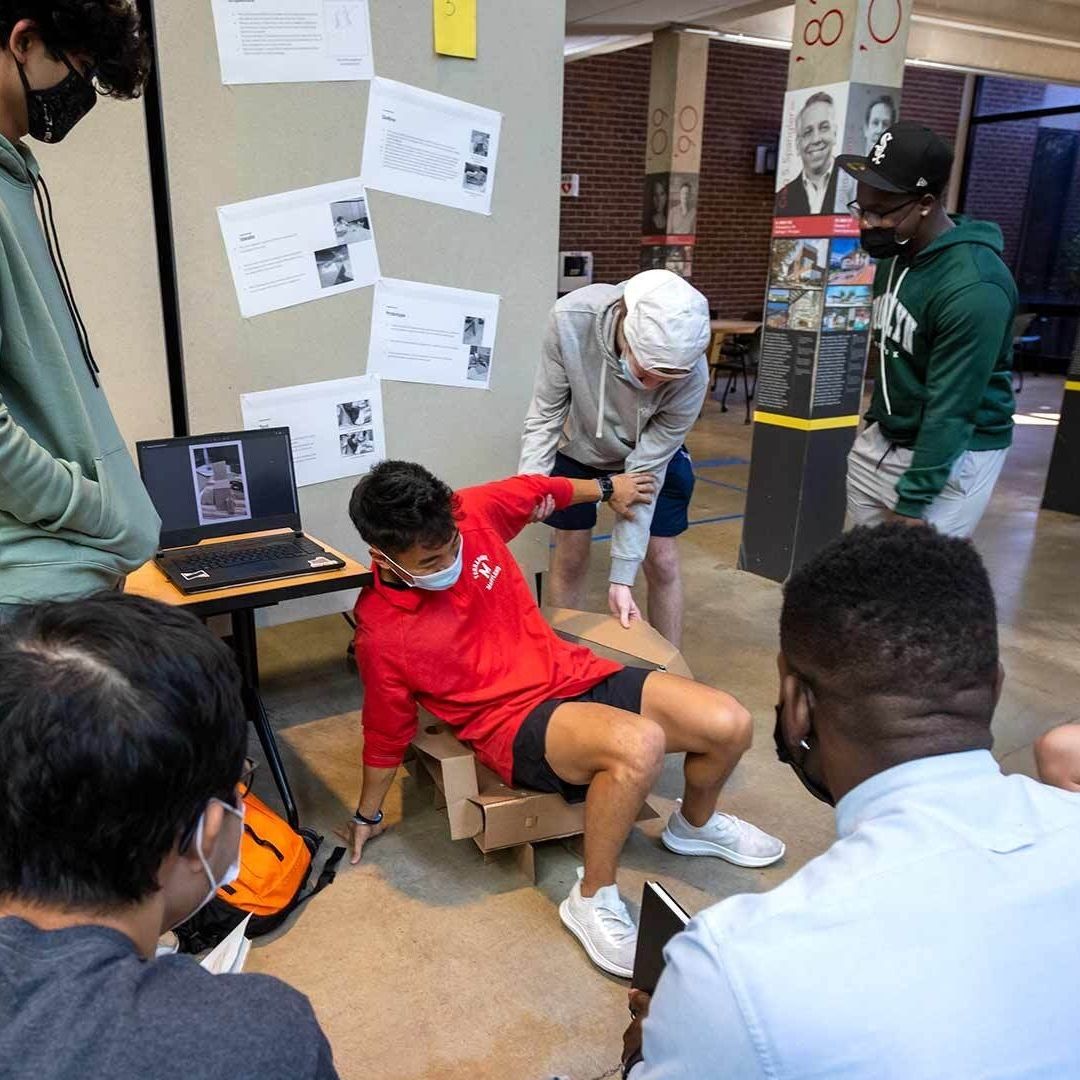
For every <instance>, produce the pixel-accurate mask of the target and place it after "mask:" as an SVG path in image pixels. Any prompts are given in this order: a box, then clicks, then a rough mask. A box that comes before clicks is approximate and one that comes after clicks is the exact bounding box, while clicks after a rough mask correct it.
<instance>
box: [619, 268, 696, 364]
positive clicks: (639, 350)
mask: <svg viewBox="0 0 1080 1080" xmlns="http://www.w3.org/2000/svg"><path fill="white" fill-rule="evenodd" d="M623 300H624V301H625V303H626V318H625V319H623V333H624V334H625V335H626V341H627V344H628V345H629V346H630V348H631V349H632V350H633V352H634V358H635V359H636V360H637V362H638V363H639V364H640V365H641V366H642V367H643V368H644V369H645V370H646V371H650V372H654V373H655V374H658V375H665V374H666V375H669V376H672V377H675V378H685V377H686V376H687V375H689V374H690V372H691V371H693V369H694V365H695V364H697V362H698V360H699V359H700V357H701V354H702V353H703V352H705V349H706V348H707V347H708V344H709V336H710V334H711V333H712V330H711V327H710V326H709V302H708V301H707V300H706V299H705V297H704V296H702V295H701V293H699V292H698V291H697V289H695V288H694V286H693V285H691V284H690V282H688V281H686V280H685V279H683V278H681V277H679V275H678V274H676V273H673V272H672V271H671V270H643V271H642V272H641V273H640V274H635V275H634V276H633V277H632V278H631V279H630V280H629V281H628V282H627V283H626V289H625V290H624V292H623Z"/></svg>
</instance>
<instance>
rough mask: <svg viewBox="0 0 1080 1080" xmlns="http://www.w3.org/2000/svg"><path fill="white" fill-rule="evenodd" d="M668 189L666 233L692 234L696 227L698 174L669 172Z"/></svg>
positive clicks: (675, 234) (674, 234)
mask: <svg viewBox="0 0 1080 1080" xmlns="http://www.w3.org/2000/svg"><path fill="white" fill-rule="evenodd" d="M668 191H669V193H670V197H669V200H668V207H669V209H668V222H667V231H668V235H669V236H692V235H693V234H694V231H695V229H696V228H697V200H698V174H697V173H677V172H673V173H671V180H670V183H669V185H668Z"/></svg>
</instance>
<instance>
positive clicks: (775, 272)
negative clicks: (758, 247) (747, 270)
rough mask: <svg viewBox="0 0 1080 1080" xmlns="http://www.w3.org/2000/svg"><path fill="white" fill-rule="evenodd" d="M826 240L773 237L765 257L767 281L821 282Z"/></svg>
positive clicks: (825, 257) (827, 247)
mask: <svg viewBox="0 0 1080 1080" xmlns="http://www.w3.org/2000/svg"><path fill="white" fill-rule="evenodd" d="M828 250H829V241H828V240H824V239H820V240H819V239H806V238H804V237H777V238H775V239H774V240H773V242H772V248H771V252H770V257H769V283H770V285H824V284H825V277H826V273H827V269H828V258H829V256H828Z"/></svg>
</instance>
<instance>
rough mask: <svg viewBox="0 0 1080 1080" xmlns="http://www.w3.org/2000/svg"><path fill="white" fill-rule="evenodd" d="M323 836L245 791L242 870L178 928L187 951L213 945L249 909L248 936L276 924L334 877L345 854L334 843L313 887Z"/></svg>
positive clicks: (182, 947)
mask: <svg viewBox="0 0 1080 1080" xmlns="http://www.w3.org/2000/svg"><path fill="white" fill-rule="evenodd" d="M322 841H323V838H322V837H321V836H319V835H318V834H317V833H314V832H312V831H311V830H310V829H300V830H299V832H296V831H294V830H293V828H292V827H291V826H290V825H289V823H288V822H287V821H285V820H284V819H283V818H281V817H279V816H278V815H277V814H275V813H274V811H273V810H271V809H270V807H268V806H267V805H266V803H264V802H263V801H262V800H261V799H260V798H258V796H256V795H254V794H252V793H251V792H250V791H249V792H248V793H247V795H245V796H244V833H243V836H241V838H240V876H239V877H238V878H237V879H236V880H235V881H234V882H232V883H231V884H229V885H223V886H222V887H221V888H220V889H218V891H217V894H216V895H215V897H214V899H213V900H211V901H210V903H209V904H207V905H206V907H204V908H203V909H202V910H201V911H197V912H196V913H195V914H194V915H193V916H192V917H191V918H190V919H188V921H187V922H185V923H183V924H182V925H181V926H178V927H177V928H176V934H177V936H178V937H179V938H180V948H181V950H182V951H183V952H202V951H203V950H204V949H209V948H212V947H213V946H214V945H216V944H217V943H218V942H219V941H220V940H221V939H222V938H224V937H225V936H226V935H227V934H228V933H229V932H230V931H231V930H232V929H233V928H234V927H235V926H237V925H238V924H239V923H240V922H242V921H243V920H244V919H245V918H247V916H248V915H251V921H250V922H249V923H248V928H247V930H246V931H245V934H244V936H245V937H249V938H255V937H261V936H262V935H263V934H269V933H270V932H271V931H272V930H276V929H277V928H278V927H279V926H280V925H281V924H282V923H283V922H284V921H285V920H286V919H287V918H288V917H289V916H290V915H291V914H292V913H293V912H294V911H296V909H297V908H298V907H300V905H301V904H304V903H306V902H307V901H308V900H310V899H311V898H312V897H313V896H315V895H316V894H317V893H320V892H322V890H323V889H325V888H326V886H327V885H329V884H330V883H331V882H332V881H333V880H334V876H335V874H336V872H337V866H338V863H339V862H341V859H342V857H343V856H344V854H345V849H344V848H343V847H338V848H334V850H333V851H332V852H331V854H330V855H329V857H328V858H327V860H326V862H325V863H323V868H322V871H321V872H320V874H319V877H318V880H317V881H316V882H315V885H314V886H313V887H312V888H310V889H308V887H307V885H308V880H309V879H310V877H311V861H312V859H313V858H314V857H315V855H316V853H317V852H318V850H319V848H320V847H321V846H322Z"/></svg>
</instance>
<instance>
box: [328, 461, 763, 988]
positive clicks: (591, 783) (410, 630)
mask: <svg viewBox="0 0 1080 1080" xmlns="http://www.w3.org/2000/svg"><path fill="white" fill-rule="evenodd" d="M625 479H626V480H627V481H628V482H629V494H626V493H624V497H625V498H626V500H627V503H628V504H629V505H633V504H634V503H635V502H636V501H637V500H639V499H643V498H647V497H648V493H649V492H650V490H651V486H652V478H651V477H647V476H645V477H642V476H628V477H625ZM598 493H599V482H598V481H597V480H589V479H571V478H569V477H564V476H558V477H556V476H550V477H549V476H513V477H510V478H509V479H507V480H500V481H496V482H494V483H490V484H480V485H478V486H477V487H470V488H464V489H462V490H460V491H454V490H452V489H451V488H450V487H449V486H448V485H447V484H445V483H443V482H442V481H441V480H439V479H438V478H437V477H436V476H433V475H432V474H431V473H430V472H429V471H428V470H427V469H425V468H424V467H423V466H422V465H419V464H417V463H415V462H411V461H384V462H382V463H380V464H379V465H376V466H375V468H374V469H372V470H371V472H370V473H369V474H368V475H367V476H365V477H363V478H362V479H361V480H360V481H359V483H358V484H357V485H356V487H355V489H354V490H353V494H352V498H351V499H350V502H349V517H350V518H351V519H352V521H353V524H354V525H355V526H356V530H357V532H358V533H359V534H360V537H361V539H362V540H363V541H364V543H366V544H367V545H368V547H369V548H370V550H371V562H372V567H373V569H374V571H375V573H374V580H373V582H372V584H371V585H370V586H365V588H363V589H362V590H361V591H360V597H359V599H358V600H357V602H356V609H355V616H356V641H355V654H356V660H357V665H358V667H359V670H360V676H361V681H362V682H363V687H364V707H363V720H362V723H363V730H364V750H363V777H362V780H361V786H360V797H359V802H358V804H357V807H356V813H355V815H354V816H353V817H352V819H351V820H350V822H349V840H350V846H351V848H352V853H351V858H352V861H353V863H357V862H359V861H360V859H361V858H362V857H363V853H364V851H365V850H366V846H367V844H368V842H369V841H371V840H373V839H375V837H377V836H379V835H380V834H381V833H382V832H383V831H384V829H385V828H386V822H385V821H384V819H383V809H382V807H383V801H384V799H385V798H386V795H387V792H388V791H389V790H390V786H391V784H392V783H393V781H394V776H395V774H396V773H397V770H398V768H399V766H400V765H401V763H402V762H403V760H404V758H405V752H406V751H407V750H408V748H409V744H410V742H411V741H412V740H413V738H414V737H415V735H416V732H417V725H418V723H419V721H418V714H419V709H421V708H423V709H426V710H427V711H428V712H430V713H431V714H432V715H433V716H436V717H438V718H439V719H440V720H441V721H443V722H444V723H445V724H447V725H448V726H449V727H451V728H452V729H453V731H454V734H455V735H456V736H457V737H458V738H459V739H460V740H461V741H462V742H463V743H464V744H465V745H467V746H468V747H470V748H471V749H472V751H473V752H474V754H475V755H476V759H477V761H479V762H480V763H481V764H482V765H486V766H487V767H488V768H489V769H491V770H492V771H493V772H495V773H496V774H497V775H498V777H499V779H500V780H501V781H502V782H503V783H504V784H506V785H507V786H509V787H515V788H528V789H530V790H532V791H543V792H551V793H554V794H558V795H561V796H562V797H563V798H564V799H566V800H567V801H568V802H572V803H582V802H583V803H584V804H585V858H584V866H583V867H581V868H580V870H579V880H578V881H576V882H575V883H574V884H573V886H572V887H571V889H570V895H569V896H567V898H566V899H565V900H564V901H563V902H562V904H560V905H559V917H560V918H561V920H562V922H563V924H564V925H565V926H566V928H567V929H568V930H569V931H570V932H571V933H572V934H573V935H574V937H576V938H577V940H578V941H579V942H580V943H581V945H582V947H583V948H584V949H585V952H586V953H587V955H588V957H589V959H590V960H591V961H592V962H593V963H594V964H595V965H596V966H597V967H599V968H601V969H602V970H603V971H606V972H608V973H609V974H611V975H616V976H618V977H620V978H629V977H630V973H631V970H632V967H633V963H634V950H635V947H636V944H637V927H636V925H635V924H634V921H633V919H632V918H631V917H630V913H629V912H628V911H627V908H626V906H625V904H624V903H623V901H622V898H621V896H620V895H619V888H618V884H617V883H616V872H617V870H618V864H619V856H620V853H621V852H622V848H623V844H624V843H625V842H626V838H627V836H628V835H629V834H630V830H631V829H632V828H633V826H634V822H635V820H636V819H637V815H638V811H639V810H640V809H641V806H642V803H643V802H644V801H645V798H646V796H647V795H648V794H649V791H650V789H651V787H652V785H653V784H654V782H655V781H656V778H657V776H658V775H659V772H660V768H661V766H662V764H663V760H664V755H665V754H668V753H671V754H674V753H681V754H685V759H684V764H683V771H684V775H685V787H684V791H683V800H682V804H681V806H679V807H678V808H676V809H675V810H674V812H673V813H672V814H671V816H670V818H669V819H668V822H667V826H666V827H665V829H664V831H663V834H662V836H661V842H662V843H663V844H664V846H665V847H666V848H668V849H669V850H670V851H674V852H676V853H677V854H680V855H687V856H703V857H715V858H721V859H724V860H726V861H728V862H730V863H734V864H735V865H736V866H743V867H762V866H769V865H771V864H772V863H774V862H777V861H778V860H779V859H780V858H782V857H783V854H784V845H783V844H782V843H781V842H780V841H779V840H777V839H776V838H775V837H773V836H770V835H768V834H767V833H765V832H763V831H762V830H761V829H758V828H756V827H755V826H754V825H751V824H749V823H748V822H745V821H741V820H740V819H739V818H737V817H734V816H733V815H731V814H727V813H722V812H720V811H718V810H717V806H716V804H717V800H718V799H719V797H720V793H721V790H722V788H723V786H724V784H725V782H726V781H727V779H728V777H729V776H730V775H731V773H732V771H733V770H734V768H735V766H736V765H737V764H738V762H739V760H740V758H741V757H742V755H743V754H744V753H745V751H746V750H747V749H748V748H749V746H750V740H751V736H752V724H751V719H750V714H749V713H748V712H747V711H746V710H745V709H744V708H743V707H742V706H741V705H740V704H739V703H738V702H737V701H736V700H735V699H734V698H733V697H732V696H731V695H730V694H725V693H724V692H723V691H720V690H716V689H713V688H712V687H710V686H704V685H703V684H701V683H697V682H694V681H693V680H691V679H684V678H681V677H680V676H678V675H672V674H671V673H669V672H666V671H648V670H646V669H644V668H637V667H624V666H623V665H622V664H619V663H616V662H614V661H612V660H607V659H603V658H602V657H600V656H597V655H596V654H595V653H594V652H592V651H591V650H590V649H587V648H585V647H584V646H582V645H576V644H572V643H570V642H568V641H564V640H563V639H562V638H561V637H559V636H558V635H557V634H556V633H555V631H554V630H553V629H552V628H551V626H550V625H549V624H548V622H547V621H546V620H545V619H544V617H543V615H542V614H541V612H540V609H539V608H538V607H537V605H536V600H535V598H534V597H533V594H532V591H531V589H530V588H529V586H528V584H527V583H526V581H525V576H524V575H523V574H522V572H521V570H520V568H519V567H518V565H517V563H516V562H515V561H514V556H513V555H512V554H511V552H510V549H509V547H507V544H508V543H509V542H510V541H511V540H513V538H514V537H515V536H517V534H518V533H520V532H521V530H522V529H524V528H525V526H526V525H527V524H529V522H530V521H533V520H535V519H536V518H537V516H542V515H544V514H546V513H550V511H551V510H554V509H559V510H562V509H566V508H568V507H572V506H579V505H582V504H585V503H588V502H591V501H595V499H596V498H597V495H598Z"/></svg>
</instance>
